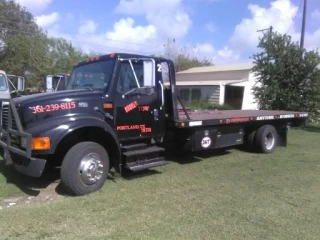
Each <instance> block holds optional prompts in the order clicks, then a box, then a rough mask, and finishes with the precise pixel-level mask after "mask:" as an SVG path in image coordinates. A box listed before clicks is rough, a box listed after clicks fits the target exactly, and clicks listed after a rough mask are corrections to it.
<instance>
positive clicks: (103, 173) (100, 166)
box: [61, 142, 110, 196]
mask: <svg viewBox="0 0 320 240" xmlns="http://www.w3.org/2000/svg"><path fill="white" fill-rule="evenodd" d="M109 165H110V163H109V156H108V153H107V151H106V150H105V148H104V147H103V146H101V145H100V144H98V143H95V142H81V143H78V144H76V145H74V146H73V147H72V148H71V149H70V150H69V151H68V152H67V154H66V156H65V157H64V159H63V162H62V166H61V181H62V184H63V185H64V187H65V188H66V190H67V191H68V192H70V193H71V194H72V195H77V196H80V195H86V194H89V193H91V192H95V191H97V190H99V189H100V188H101V187H102V186H103V185H104V182H105V180H106V178H107V175H108V171H109Z"/></svg>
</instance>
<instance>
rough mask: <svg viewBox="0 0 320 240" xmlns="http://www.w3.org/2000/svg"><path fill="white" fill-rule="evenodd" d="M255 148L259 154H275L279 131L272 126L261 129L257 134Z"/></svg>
mask: <svg viewBox="0 0 320 240" xmlns="http://www.w3.org/2000/svg"><path fill="white" fill-rule="evenodd" d="M255 146H256V148H257V150H258V151H259V152H262V153H271V152H273V151H274V149H275V148H276V146H277V130H276V129H275V128H274V127H273V126H271V125H264V126H262V127H260V128H259V129H258V130H257V132H256V134H255Z"/></svg>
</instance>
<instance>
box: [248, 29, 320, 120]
mask: <svg viewBox="0 0 320 240" xmlns="http://www.w3.org/2000/svg"><path fill="white" fill-rule="evenodd" d="M258 47H259V48H261V49H262V51H261V52H260V53H257V54H254V55H253V59H254V67H253V69H252V70H253V72H254V73H255V76H256V78H257V83H256V85H255V86H254V87H253V94H254V96H255V98H256V100H257V103H258V105H259V107H260V108H261V109H280V110H289V111H309V112H311V113H313V116H314V117H317V116H318V114H319V112H318V110H320V94H319V92H320V69H319V68H317V67H319V66H320V55H319V53H318V52H317V51H307V50H305V49H302V48H300V46H299V45H298V43H294V42H293V41H292V40H291V37H290V36H288V35H281V34H279V33H276V32H272V31H270V32H268V33H266V34H264V36H263V37H262V38H260V42H259V45H258Z"/></svg>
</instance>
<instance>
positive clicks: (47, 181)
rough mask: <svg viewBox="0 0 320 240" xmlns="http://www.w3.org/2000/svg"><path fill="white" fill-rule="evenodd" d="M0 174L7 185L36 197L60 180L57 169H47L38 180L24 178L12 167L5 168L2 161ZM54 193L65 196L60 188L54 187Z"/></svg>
mask: <svg viewBox="0 0 320 240" xmlns="http://www.w3.org/2000/svg"><path fill="white" fill-rule="evenodd" d="M0 174H2V175H3V176H4V177H5V178H6V183H7V184H13V185H15V186H16V187H17V188H19V189H20V190H21V191H22V192H23V193H25V194H27V195H29V196H34V197H36V196H38V195H39V194H40V192H41V191H43V190H45V189H46V188H48V187H49V186H50V185H51V184H52V183H54V182H56V181H57V180H59V179H60V171H59V169H50V170H49V169H48V170H46V171H45V172H44V173H43V175H42V176H41V177H40V178H33V177H29V176H25V175H23V174H20V173H19V172H17V171H16V170H15V169H14V167H13V166H12V165H8V166H6V165H5V163H4V161H2V160H1V161H0ZM55 191H56V192H57V194H59V195H67V193H66V192H65V191H63V189H62V188H61V186H60V183H59V184H58V186H57V187H56V189H55Z"/></svg>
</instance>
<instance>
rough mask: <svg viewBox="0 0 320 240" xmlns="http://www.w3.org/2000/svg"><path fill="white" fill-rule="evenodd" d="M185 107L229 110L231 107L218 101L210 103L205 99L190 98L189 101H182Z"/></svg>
mask: <svg viewBox="0 0 320 240" xmlns="http://www.w3.org/2000/svg"><path fill="white" fill-rule="evenodd" d="M184 105H185V107H186V108H191V109H210V110H212V109H216V110H231V109H232V107H231V106H229V105H227V104H224V105H220V104H218V103H211V102H209V101H207V100H192V101H189V102H185V103H184Z"/></svg>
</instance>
